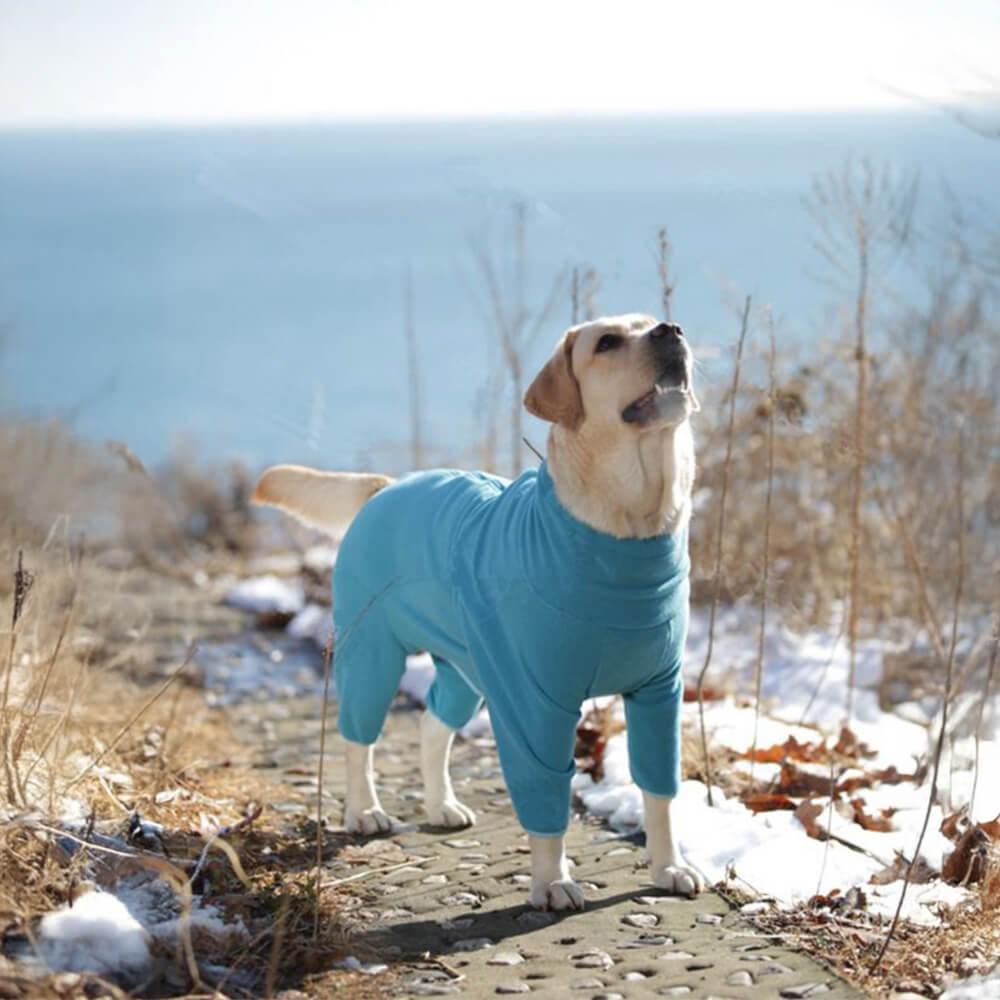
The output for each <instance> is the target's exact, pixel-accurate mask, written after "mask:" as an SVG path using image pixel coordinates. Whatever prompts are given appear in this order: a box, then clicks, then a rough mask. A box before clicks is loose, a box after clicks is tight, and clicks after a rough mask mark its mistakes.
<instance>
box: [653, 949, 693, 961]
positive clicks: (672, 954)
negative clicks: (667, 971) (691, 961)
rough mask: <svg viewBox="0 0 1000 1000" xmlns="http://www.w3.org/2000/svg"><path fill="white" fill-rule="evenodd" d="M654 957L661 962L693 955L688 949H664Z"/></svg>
mask: <svg viewBox="0 0 1000 1000" xmlns="http://www.w3.org/2000/svg"><path fill="white" fill-rule="evenodd" d="M656 957H657V959H658V960H659V961H661V962H676V961H678V960H679V959H682V958H694V955H692V954H691V952H689V951H665V952H664V953H663V954H662V955H657V956H656Z"/></svg>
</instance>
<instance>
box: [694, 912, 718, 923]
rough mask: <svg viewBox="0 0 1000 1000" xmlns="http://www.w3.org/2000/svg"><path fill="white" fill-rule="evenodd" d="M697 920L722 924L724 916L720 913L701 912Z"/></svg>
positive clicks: (698, 921)
mask: <svg viewBox="0 0 1000 1000" xmlns="http://www.w3.org/2000/svg"><path fill="white" fill-rule="evenodd" d="M694 919H695V921H696V922H697V923H699V924H721V923H722V917H721V916H719V914H718V913H699V914H698V916H696V917H695V918H694Z"/></svg>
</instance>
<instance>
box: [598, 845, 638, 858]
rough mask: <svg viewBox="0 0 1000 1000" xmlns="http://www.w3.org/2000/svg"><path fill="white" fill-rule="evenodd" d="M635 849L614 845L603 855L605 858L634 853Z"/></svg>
mask: <svg viewBox="0 0 1000 1000" xmlns="http://www.w3.org/2000/svg"><path fill="white" fill-rule="evenodd" d="M634 853H635V849H634V848H632V847H614V848H612V849H611V850H610V851H608V853H607V854H606V855H605V857H606V858H614V857H617V856H618V855H620V854H634Z"/></svg>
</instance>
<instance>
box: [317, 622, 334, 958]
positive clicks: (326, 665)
mask: <svg viewBox="0 0 1000 1000" xmlns="http://www.w3.org/2000/svg"><path fill="white" fill-rule="evenodd" d="M334 641H335V638H334V634H333V633H332V632H331V633H330V636H329V638H328V639H327V640H326V645H325V646H324V647H323V707H322V710H321V711H320V715H319V763H318V765H317V773H316V909H315V912H314V913H313V940H314V941H315V940H316V939H317V938H318V937H319V920H320V913H319V910H320V905H319V904H320V889H321V883H322V872H323V761H324V759H325V758H326V720H327V714H328V712H329V708H330V674H331V673H332V672H333V644H334Z"/></svg>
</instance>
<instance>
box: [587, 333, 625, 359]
mask: <svg viewBox="0 0 1000 1000" xmlns="http://www.w3.org/2000/svg"><path fill="white" fill-rule="evenodd" d="M621 343H622V336H621V334H618V333H606V334H604V336H603V337H601V339H600V340H599V341H598V342H597V347H595V348H594V353H595V354H603V353H604V352H605V351H613V350H614V349H615V348H616V347H620V346H621Z"/></svg>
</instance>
